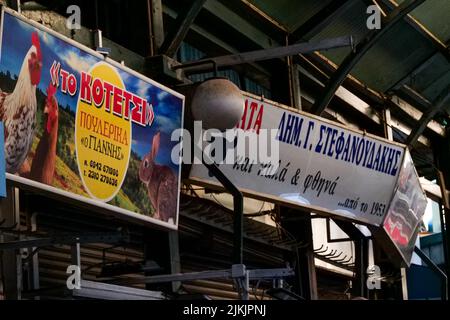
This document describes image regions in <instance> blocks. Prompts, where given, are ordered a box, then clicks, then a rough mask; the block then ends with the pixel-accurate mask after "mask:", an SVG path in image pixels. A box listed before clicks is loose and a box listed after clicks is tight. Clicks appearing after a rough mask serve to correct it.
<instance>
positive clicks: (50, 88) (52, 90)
mask: <svg viewBox="0 0 450 320" xmlns="http://www.w3.org/2000/svg"><path fill="white" fill-rule="evenodd" d="M55 93H56V86H55V85H54V84H53V83H50V84H49V85H48V87H47V99H51V98H52V97H53V96H54V95H55Z"/></svg>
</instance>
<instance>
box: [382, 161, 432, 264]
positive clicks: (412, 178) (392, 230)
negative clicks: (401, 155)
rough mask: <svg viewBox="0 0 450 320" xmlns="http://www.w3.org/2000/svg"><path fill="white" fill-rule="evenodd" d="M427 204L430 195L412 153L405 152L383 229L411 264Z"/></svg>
mask: <svg viewBox="0 0 450 320" xmlns="http://www.w3.org/2000/svg"><path fill="white" fill-rule="evenodd" d="M426 207H427V197H426V195H425V192H424V191H423V189H422V186H421V184H420V181H419V179H418V176H417V173H416V169H415V168H414V164H413V161H412V158H411V155H410V154H409V152H406V155H405V160H404V161H403V164H402V167H401V169H400V175H399V178H398V184H397V187H396V191H395V193H394V197H393V199H392V202H391V204H390V207H389V210H388V213H387V215H386V219H385V220H384V223H383V230H384V231H385V232H386V233H387V235H388V237H389V239H390V241H391V242H392V244H394V246H395V248H396V250H397V251H398V252H399V253H400V255H401V257H402V258H403V260H404V261H405V262H407V264H408V265H409V262H410V261H411V258H412V254H413V251H414V247H415V245H416V239H417V235H418V233H419V231H420V225H419V224H420V222H421V221H422V218H423V215H424V213H425V209H426Z"/></svg>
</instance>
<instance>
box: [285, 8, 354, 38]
mask: <svg viewBox="0 0 450 320" xmlns="http://www.w3.org/2000/svg"><path fill="white" fill-rule="evenodd" d="M357 1H358V0H332V1H331V2H330V3H328V4H327V5H326V6H325V7H323V8H322V9H320V10H319V12H317V13H316V14H314V15H313V16H312V17H311V18H309V19H308V20H307V21H306V22H305V23H303V24H302V25H301V26H300V27H298V28H297V29H296V30H295V31H294V32H292V33H291V35H290V36H289V42H291V43H295V42H299V41H302V40H309V39H311V38H312V37H314V36H315V35H317V34H318V33H319V32H321V31H322V30H323V29H325V28H326V27H327V26H329V25H330V24H331V23H332V22H333V21H334V20H335V19H336V18H337V17H339V16H340V15H341V14H342V12H343V11H345V10H346V9H348V7H349V6H350V5H352V4H353V3H354V2H357Z"/></svg>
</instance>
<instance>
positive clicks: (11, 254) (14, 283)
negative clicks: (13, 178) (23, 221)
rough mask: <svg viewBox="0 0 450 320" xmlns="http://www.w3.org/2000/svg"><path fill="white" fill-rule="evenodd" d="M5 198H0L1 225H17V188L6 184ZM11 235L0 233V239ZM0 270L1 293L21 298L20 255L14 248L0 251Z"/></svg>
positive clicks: (8, 298)
mask: <svg viewBox="0 0 450 320" xmlns="http://www.w3.org/2000/svg"><path fill="white" fill-rule="evenodd" d="M6 193H7V195H6V198H4V199H1V200H0V221H3V223H2V227H5V228H7V227H10V226H17V225H18V223H19V222H20V220H19V219H20V218H19V207H18V205H19V201H18V197H19V193H18V189H16V188H14V187H11V186H10V185H9V184H8V185H7V186H6ZM10 239H13V237H11V236H9V235H7V234H4V233H2V234H0V240H1V241H9V240H10ZM0 260H1V261H0V270H1V280H2V287H3V295H4V297H5V298H6V299H7V300H18V299H20V298H21V288H22V285H21V282H22V279H21V272H22V267H21V256H20V254H18V252H17V251H16V250H11V251H0Z"/></svg>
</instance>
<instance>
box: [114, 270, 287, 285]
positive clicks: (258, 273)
mask: <svg viewBox="0 0 450 320" xmlns="http://www.w3.org/2000/svg"><path fill="white" fill-rule="evenodd" d="M235 266H238V267H240V266H242V265H233V267H235ZM244 267H245V266H244ZM244 269H245V268H244ZM245 272H248V279H249V280H260V279H281V278H286V277H291V276H293V275H294V271H293V270H292V269H289V268H279V269H254V270H244V273H239V274H237V273H236V272H235V271H233V268H232V269H225V270H208V271H199V272H189V273H178V274H163V275H157V276H149V277H143V278H129V279H120V280H117V281H115V282H114V283H115V284H118V283H119V284H128V285H131V284H144V283H164V282H172V281H193V280H208V279H233V278H244V277H245Z"/></svg>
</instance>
